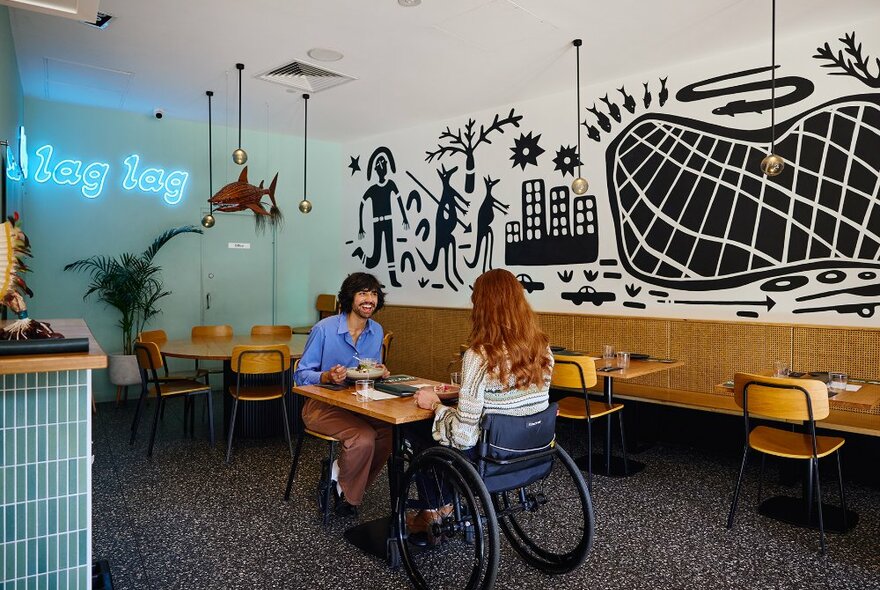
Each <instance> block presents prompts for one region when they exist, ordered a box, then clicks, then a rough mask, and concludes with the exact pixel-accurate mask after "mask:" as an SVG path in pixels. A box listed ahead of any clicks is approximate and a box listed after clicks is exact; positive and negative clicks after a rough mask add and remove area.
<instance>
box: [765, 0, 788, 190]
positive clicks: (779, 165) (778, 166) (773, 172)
mask: <svg viewBox="0 0 880 590" xmlns="http://www.w3.org/2000/svg"><path fill="white" fill-rule="evenodd" d="M772 6H773V16H772V23H773V26H772V33H771V37H770V39H771V41H770V47H771V49H770V53H771V58H770V60H771V62H772V64H771V66H770V153H769V154H768V155H767V156H766V157H765V158H764V159H763V160H761V172H763V173H764V174H766V175H767V176H778V175H779V174H781V173H782V170H783V169H784V168H785V160H783V159H782V157H781V156H778V155H777V154H776V0H772Z"/></svg>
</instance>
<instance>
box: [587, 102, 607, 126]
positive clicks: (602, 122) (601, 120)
mask: <svg viewBox="0 0 880 590" xmlns="http://www.w3.org/2000/svg"><path fill="white" fill-rule="evenodd" d="M587 110H588V111H590V112H591V113H593V114H594V115H596V122H597V123H598V124H599V127H601V128H602V129H604V130H605V131H611V121H609V120H608V117H606V116H605V113H603V112H601V111H599V110H598V109H597V108H596V103H593V108H590V109H587Z"/></svg>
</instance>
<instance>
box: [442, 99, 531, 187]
mask: <svg viewBox="0 0 880 590" xmlns="http://www.w3.org/2000/svg"><path fill="white" fill-rule="evenodd" d="M520 119H522V115H514V114H513V109H510V114H508V115H507V116H506V117H505V118H503V119H502V118H501V115H497V114H496V115H495V119H493V120H492V124H491V125H489V126H488V127H485V126H483V125H480V132H479V134H477V132H476V131H475V130H474V125H476V124H477V122H476V121H475V120H474V119H468V122H467V124H466V125H465V126H464V130H462V129H459V130H458V131H457V132H455V133H453V132H452V131H451V130H450V129H449V127H447V128H446V131H444V132H443V133H441V134H440V140H441V141H446V145H443V144H442V143H441V144H437V149H436V150H434V151H427V152H425V153H426V154H427V156H425V161H426V162H430V161H432V160H433V159H434V158H437V159H438V160H439V159H440V158H442V157H443V156H445V155H447V154H464V156H465V171H466V174H465V177H464V192H466V193H467V194H471V193H472V192H474V168H475V162H474V151H475V150H476V149H477V147H479V145H480V144H482V143H492V142H491V141H490V140H489V135H491V134H492V133H493V132H494V131H497V132H499V133H504V127H505V126H507V125H512V126H514V127H519V121H520Z"/></svg>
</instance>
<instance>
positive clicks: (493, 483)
mask: <svg viewBox="0 0 880 590" xmlns="http://www.w3.org/2000/svg"><path fill="white" fill-rule="evenodd" d="M556 413H557V406H556V404H555V403H552V404H550V407H548V408H547V410H545V411H544V412H540V413H538V414H534V415H531V416H503V415H497V414H490V415H487V416H485V417H484V419H483V423H482V434H481V437H480V442H479V444H478V446H477V447H476V448H475V449H473V450H471V451H470V452H468V453H463V452H461V451H458V450H455V449H451V448H448V447H440V446H435V447H430V448H428V449H426V450H424V451H422V452H421V453H419V454H418V455H416V456H415V457H414V458H413V459H412V461H411V462H410V465H409V468H408V469H407V470H406V472H405V473H404V474H403V476H402V479H401V484H400V493H399V495H398V498H397V503H396V506H395V511H394V515H393V518H394V519H395V522H394V524H395V528H396V529H397V531H396V532H397V541H398V547H399V549H400V557H401V561H402V562H403V565H404V567H405V568H406V572H407V574H408V576H409V578H410V581H411V582H412V583H413V585H414V586H415V587H416V588H418V589H428V588H430V589H435V588H455V589H456V590H461V589H483V588H492V587H493V584H494V582H495V577H496V575H497V573H498V565H499V561H500V536H499V532H498V529H499V528H500V529H501V531H502V532H503V533H504V536H505V537H507V540H508V542H509V543H510V545H511V547H512V548H513V550H514V551H515V552H516V553H517V554H519V556H520V557H521V558H522V559H523V560H524V561H525V562H526V563H528V564H529V565H531V566H532V567H535V568H537V569H539V570H541V571H542V572H544V573H548V574H563V573H567V572H570V571H572V570H574V569H575V568H576V567H578V566H579V565H580V564H581V563H582V562H583V561H584V559H586V556H587V554H588V553H589V551H590V547H591V545H592V542H593V536H594V515H593V504H592V500H591V498H590V493H589V490H588V488H587V485H586V483H585V482H584V478H583V476H582V475H581V471H580V469H579V468H578V467H577V465H575V463H574V461H573V460H572V459H571V457H570V456H569V455H568V453H566V452H565V450H564V449H563V448H562V447H560V446H559V445H558V444H556V439H555V425H556ZM468 455H470V457H469V456H468ZM439 506H443V507H444V509H443V510H436V508H437V507H439ZM426 509H434V512H432V513H431V514H434V515H436V517H435V518H434V519H433V520H432V523H431V524H430V525H429V534H428V535H427V537H426V535H425V533H424V532H423V531H421V530H419V531H418V532H415V531H416V528H417V527H416V525H415V523H417V522H418V517H417V515H418V514H419V511H420V510H426ZM424 526H425V525H424V522H423V523H422V525H421V527H420V528H424Z"/></svg>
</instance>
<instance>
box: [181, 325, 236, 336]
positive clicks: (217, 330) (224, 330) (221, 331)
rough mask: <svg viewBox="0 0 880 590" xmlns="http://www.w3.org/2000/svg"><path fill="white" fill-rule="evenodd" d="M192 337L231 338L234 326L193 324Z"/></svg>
mask: <svg viewBox="0 0 880 590" xmlns="http://www.w3.org/2000/svg"><path fill="white" fill-rule="evenodd" d="M190 337H192V338H231V337H232V326H230V325H228V324H223V325H220V326H193V328H192V331H191V332H190Z"/></svg>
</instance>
